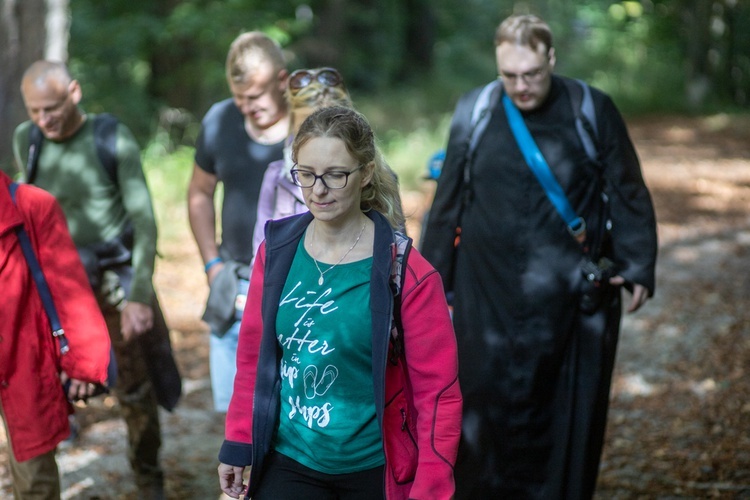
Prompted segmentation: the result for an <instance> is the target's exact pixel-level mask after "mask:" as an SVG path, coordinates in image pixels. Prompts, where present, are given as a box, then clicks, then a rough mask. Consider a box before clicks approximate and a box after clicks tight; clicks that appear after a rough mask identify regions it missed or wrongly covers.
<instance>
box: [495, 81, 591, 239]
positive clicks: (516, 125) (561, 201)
mask: <svg viewBox="0 0 750 500" xmlns="http://www.w3.org/2000/svg"><path fill="white" fill-rule="evenodd" d="M502 102H503V107H504V108H505V115H506V116H507V117H508V123H510V129H511V131H512V132H513V137H515V139H516V142H517V143H518V147H519V148H521V153H522V154H523V157H524V159H525V160H526V163H527V164H528V166H529V168H531V171H532V172H533V173H534V175H535V176H536V178H537V180H538V181H539V183H540V184H541V185H542V188H544V191H545V193H546V194H547V197H548V198H549V200H550V201H551V202H552V204H553V205H554V206H555V209H556V210H557V212H558V213H559V214H560V217H562V219H563V220H564V221H565V224H567V225H568V230H569V231H570V232H571V234H573V236H578V235H580V234H582V233H583V232H584V231H585V230H586V223H585V222H584V220H583V219H582V218H581V217H579V216H578V215H577V214H576V213H575V211H574V210H573V207H571V206H570V202H569V201H568V198H567V196H565V191H563V188H562V186H560V183H559V182H557V179H556V178H555V175H554V174H553V173H552V171H551V170H550V168H549V165H548V164H547V160H545V159H544V156H543V155H542V152H541V151H539V147H538V146H537V145H536V142H535V141H534V138H533V137H532V136H531V133H530V132H529V129H528V128H527V127H526V123H525V122H524V121H523V116H521V112H520V111H519V110H518V108H516V106H515V105H514V104H513V101H511V100H510V98H509V97H508V95H507V94H505V95H503V98H502Z"/></svg>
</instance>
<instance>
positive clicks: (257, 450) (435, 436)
mask: <svg viewBox="0 0 750 500" xmlns="http://www.w3.org/2000/svg"><path fill="white" fill-rule="evenodd" d="M368 216H370V217H371V218H372V219H373V222H375V243H374V248H373V278H372V280H371V283H370V290H371V293H370V310H371V313H372V325H373V340H372V348H373V359H376V360H380V361H379V362H374V364H373V384H374V393H375V405H376V411H377V414H378V419H379V421H380V424H381V428H382V434H383V443H384V449H385V457H386V467H385V478H384V480H385V491H386V497H387V498H388V499H407V498H414V499H425V500H427V499H429V500H432V499H438V500H439V499H449V498H451V497H452V495H453V493H454V481H453V465H454V463H455V460H456V453H457V448H458V442H459V437H460V434H461V409H462V398H461V391H460V389H459V385H458V363H457V353H456V338H455V335H454V333H453V327H452V324H451V319H450V316H449V313H448V307H447V304H446V301H445V295H444V293H443V288H442V283H441V280H440V277H439V275H438V274H437V272H436V271H435V270H434V269H433V268H432V266H430V265H429V263H427V261H426V260H425V259H424V258H423V257H422V256H421V255H419V253H418V252H417V251H416V250H411V251H410V252H409V253H408V258H407V261H406V262H407V272H406V276H405V280H404V281H405V283H404V285H403V287H402V301H401V317H402V324H403V330H404V335H403V338H404V353H405V355H404V359H405V360H406V370H403V369H402V367H401V365H400V363H399V364H394V363H392V362H391V361H389V355H390V354H392V348H393V345H392V343H391V341H390V339H391V331H390V330H391V312H392V307H393V302H394V301H393V294H392V292H391V289H390V271H391V264H392V261H393V255H394V254H393V252H394V251H395V250H394V248H395V244H394V241H395V239H394V233H393V231H392V230H391V228H390V226H388V224H387V222H386V221H385V218H384V217H383V216H382V215H380V214H379V213H377V212H369V213H368ZM311 218H312V216H311V215H310V214H309V213H305V214H302V215H299V216H297V217H291V218H288V219H284V220H280V221H275V222H273V223H270V224H269V226H268V229H267V232H266V242H265V244H263V245H261V247H260V249H259V252H258V258H257V259H256V262H255V267H254V269H253V272H252V277H251V282H250V291H249V296H248V301H247V306H246V308H245V313H244V317H243V319H242V326H241V328H240V339H239V346H238V351H237V376H236V378H235V386H234V394H233V396H232V401H231V403H230V405H229V411H228V413H227V420H226V439H225V441H224V444H223V445H222V448H221V451H220V453H219V460H220V461H221V462H222V463H225V464H229V465H234V466H240V467H244V466H249V465H253V467H252V470H251V476H250V484H249V489H248V492H249V494H250V496H252V493H253V492H254V490H255V489H256V488H257V483H258V481H259V480H260V479H261V476H262V474H263V460H264V458H265V455H266V454H267V453H268V451H269V450H270V448H271V443H272V436H273V432H274V431H275V429H276V426H277V424H278V404H277V403H278V398H279V391H278V380H279V367H278V362H277V356H276V352H277V349H278V342H277V340H276V334H275V317H276V311H277V309H278V303H279V300H278V299H279V297H280V295H281V289H282V288H283V285H284V282H285V277H286V274H287V273H288V270H289V266H290V265H291V260H292V259H293V257H294V253H295V251H296V248H297V244H298V242H299V239H300V238H301V237H302V235H303V234H304V228H305V227H307V225H308V224H309V222H310V220H311ZM267 255H272V256H273V259H267ZM267 274H271V275H273V276H274V277H275V278H274V279H273V280H269V281H266V280H265V276H266V275H267Z"/></svg>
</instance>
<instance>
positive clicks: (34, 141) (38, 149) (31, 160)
mask: <svg viewBox="0 0 750 500" xmlns="http://www.w3.org/2000/svg"><path fill="white" fill-rule="evenodd" d="M42 144H44V135H43V134H42V130H41V129H40V128H39V127H37V126H36V125H35V124H34V123H32V124H31V127H30V128H29V157H28V158H27V160H26V182H27V183H28V184H33V183H34V178H35V177H36V167H37V165H38V164H39V155H40V154H42Z"/></svg>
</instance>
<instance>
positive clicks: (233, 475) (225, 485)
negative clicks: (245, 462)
mask: <svg viewBox="0 0 750 500" xmlns="http://www.w3.org/2000/svg"><path fill="white" fill-rule="evenodd" d="M218 472H219V487H220V488H221V491H223V492H224V493H226V495H227V496H229V497H231V498H239V497H240V495H243V494H244V493H245V485H244V484H243V483H242V474H243V473H244V472H245V468H244V467H235V466H234V465H227V464H221V463H220V464H219V469H218Z"/></svg>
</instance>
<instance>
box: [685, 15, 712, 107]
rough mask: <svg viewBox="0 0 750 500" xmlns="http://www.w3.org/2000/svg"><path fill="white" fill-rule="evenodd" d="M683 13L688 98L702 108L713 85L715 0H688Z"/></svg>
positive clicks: (691, 104)
mask: <svg viewBox="0 0 750 500" xmlns="http://www.w3.org/2000/svg"><path fill="white" fill-rule="evenodd" d="M685 3H686V4H689V5H685V6H684V9H682V15H683V39H684V40H685V41H686V43H687V45H686V49H687V50H686V53H687V71H686V82H685V91H686V97H687V102H688V104H689V105H690V106H692V107H694V108H699V107H700V106H701V105H702V104H703V102H704V101H705V98H706V96H707V95H708V93H709V90H710V86H711V77H710V75H711V70H710V65H709V52H710V49H711V11H712V7H713V3H714V0H688V1H687V2H685Z"/></svg>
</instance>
